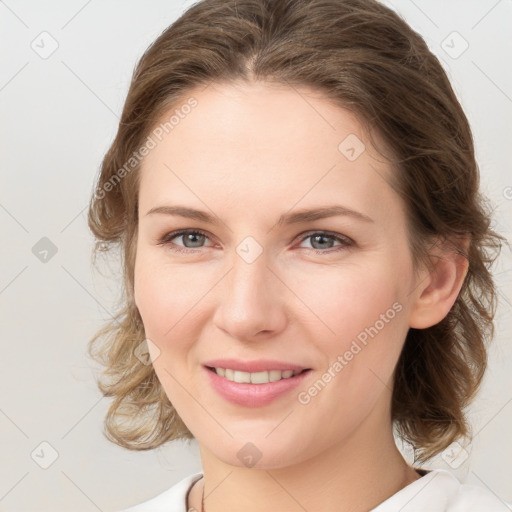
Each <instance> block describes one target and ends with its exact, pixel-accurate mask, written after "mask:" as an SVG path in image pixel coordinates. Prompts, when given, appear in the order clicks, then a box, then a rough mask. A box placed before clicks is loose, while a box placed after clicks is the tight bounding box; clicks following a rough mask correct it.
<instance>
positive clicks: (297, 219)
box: [146, 205, 374, 226]
mask: <svg viewBox="0 0 512 512" xmlns="http://www.w3.org/2000/svg"><path fill="white" fill-rule="evenodd" d="M157 213H158V214H164V215H177V216H179V217H185V218H187V219H193V220H197V221H200V222H204V223H207V224H211V225H213V226H218V225H220V224H221V222H222V221H221V220H220V219H219V218H218V217H217V216H215V215H212V214H210V213H208V212H205V211H201V210H196V209H194V208H188V207H186V206H157V207H155V208H151V210H149V211H148V212H147V213H146V215H153V214H157ZM339 215H343V216H347V217H352V218H354V219H357V220H362V221H365V222H374V221H373V219H371V218H370V217H368V215H365V214H364V213H361V212H358V211H356V210H351V209H350V208H346V207H345V206H341V205H332V206H325V207H322V208H312V209H302V210H296V211H294V212H291V213H286V214H283V215H281V217H279V220H278V221H277V223H276V225H278V226H280V225H282V224H286V225H288V224H298V223H301V222H312V221H315V220H319V219H325V218H328V217H335V216H339Z"/></svg>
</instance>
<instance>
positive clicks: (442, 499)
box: [372, 469, 508, 512]
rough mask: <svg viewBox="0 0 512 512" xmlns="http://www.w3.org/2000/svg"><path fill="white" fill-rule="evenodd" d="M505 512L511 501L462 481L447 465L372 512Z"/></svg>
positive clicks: (414, 483) (411, 485)
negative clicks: (398, 511)
mask: <svg viewBox="0 0 512 512" xmlns="http://www.w3.org/2000/svg"><path fill="white" fill-rule="evenodd" d="M396 510H400V511H401V512H434V511H435V512H482V511H484V510H485V512H504V511H505V510H508V508H507V504H506V503H505V502H504V501H502V500H501V499H500V498H499V497H498V496H496V495H495V494H494V493H492V492H491V491H489V490H488V489H486V488H484V487H477V486H473V485H467V484H461V483H460V482H459V481H458V480H457V478H455V476H453V475H452V474H451V473H450V472H448V471H445V470H443V469H436V470H432V471H429V472H428V473H427V474H426V475H425V476H423V477H421V478H419V479H418V480H416V481H415V482H413V483H412V484H410V485H408V486H407V487H405V488H404V489H402V490H401V491H399V492H398V493H396V494H394V495H393V496H391V497H390V498H388V499H387V500H386V501H384V502H383V503H381V504H380V505H379V506H377V507H376V508H374V509H373V511H372V512H396Z"/></svg>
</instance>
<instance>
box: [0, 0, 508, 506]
mask: <svg viewBox="0 0 512 512" xmlns="http://www.w3.org/2000/svg"><path fill="white" fill-rule="evenodd" d="M386 4H387V5H389V6H391V7H393V8H394V9H396V10H397V11H398V12H399V13H400V14H401V15H402V16H403V17H404V18H405V19H406V20H407V21H408V22H409V24H410V25H411V26H412V27H413V28H414V29H415V30H417V31H418V32H420V33H421V34H422V35H423V36H424V38H425V39H426V41H427V43H428V44H429V46H430V48H431V50H432V51H433V52H434V53H435V54H436V55H437V56H438V57H439V58H440V59H441V61H442V63H443V65H444V67H445V69H446V70H447V72H448V73H449V76H450V78H451V80H452V83H453V85H454V88H455V90H456V92H457V94H458V96H459V99H460V101H461V102H462V105H463V107H464V108H465V111H466V114H467V116H468V118H469V120H470V123H471V125H472V128H473V133H474V138H475V144H476V149H477V156H478V160H479V163H480V169H481V173H482V189H483V191H484V192H485V193H486V194H487V195H488V196H489V197H490V199H491V200H492V202H493V204H494V206H495V214H496V227H497V229H498V230H499V231H500V232H501V233H502V234H504V235H505V236H507V237H508V238H509V239H510V238H511V237H510V235H511V224H510V219H511V218H512V215H511V214H512V174H511V170H510V160H511V159H510V157H511V146H512V136H511V135H512V134H511V131H512V129H511V126H512V72H511V68H510V62H511V61H512V55H511V53H512V30H511V22H510V20H512V2H510V0H508V1H507V0H501V1H496V0H478V1H477V0H472V1H468V0H464V1H462V0H458V1H451V2H446V1H444V0H443V1H441V0H435V1H426V0H423V1H421V0H416V1H412V0H393V1H388V2H386ZM190 5H192V2H190V1H188V2H184V3H183V2H180V1H177V0H176V1H171V0H154V1H152V2H142V1H138V2H137V1H134V0H130V1H127V0H124V1H121V0H105V1H99V0H89V1H85V0H73V1H66V2H64V1H56V0H53V1H48V2H44V3H43V2H36V1H34V0H32V1H24V2H22V1H17V0H1V1H0V41H1V44H2V48H3V54H2V65H1V68H0V114H1V116H2V123H1V125H0V127H1V128H0V129H1V132H0V141H1V152H0V155H1V167H0V168H1V188H0V221H1V228H2V241H3V243H2V245H3V250H2V251H1V258H2V263H1V266H0V269H1V274H0V312H1V324H0V329H1V331H0V335H1V347H2V350H1V372H0V443H1V450H0V510H1V511H4V512H13V511H24V512H25V511H52V512H56V511H68V510H73V511H76V512H79V511H84V512H85V511H95V510H102V511H109V510H117V509H120V508H122V507H125V506H128V505H130V504H134V503H137V502H140V501H142V500H145V499H147V498H149V497H151V496H154V495H155V494H157V493H159V492H161V491H162V490H164V489H166V488H168V487H170V486H171V485H172V484H174V483H176V482H177V481H179V480H181V479H182V478H184V477H185V476H187V475H189V474H191V473H193V472H196V471H200V470H201V466H200V460H199V457H198V448H197V444H196V442H195V441H194V442H192V443H191V444H190V445H188V444H187V443H174V444H173V445H171V446H167V447H162V448H160V449H157V450H155V451H152V452H130V451H127V450H124V449H122V448H119V447H117V446H115V445H113V444H111V443H109V442H108V441H106V440H105V438H104V437H103V435H102V422H103V417H104V414H105V411H106V409H107V406H108V403H109V401H108V399H106V398H102V397H101V395H100V393H99V391H98V390H97V388H96V384H95V381H94V377H93V375H94V372H93V367H92V363H91V362H90V361H89V360H88V358H87V356H86V345H87V343H88V341H89V339H90V338H91V336H92V335H93V333H94V332H95V331H96V330H97V329H98V328H99V327H100V326H101V325H102V323H103V321H104V320H105V319H107V318H109V316H110V314H111V312H112V310H113V308H114V305H115V300H116V298H117V292H118V288H119V282H120V281H119V268H117V266H116V263H115V262H113V263H112V264H111V265H110V267H106V268H105V270H104V273H105V276H103V275H101V274H100V273H98V272H97V271H96V270H94V269H93V268H92V266H91V259H90V255H91V247H92V237H91V235H90V234H89V231H88V228H87V222H86V213H87V204H88V200H89V196H90V194H91V192H92V190H93V184H94V182H95V179H96V175H97V172H98V168H99V164H100V162H101V158H102V156H103V154H104V152H105V151H106V150H107V148H108V146H109V144H110V142H111V141H112V139H113V137H114V135H115V132H116V127H117V123H118V116H119V115H120V112H121V109H122V105H123V101H124V98H125V95H126V92H127V89H128V85H129V80H130V77H131V73H132V70H133V67H134V64H135V63H136V61H137V59H138V58H139V57H140V56H141V54H142V52H143V51H144V50H145V48H146V47H147V46H148V45H149V44H150V43H151V42H152V41H153V40H154V39H155V38H156V37H157V36H158V35H159V34H160V32H161V31H162V30H163V29H164V28H165V27H167V26H168V25H169V24H171V23H172V22H173V21H174V20H175V19H176V18H177V17H178V16H179V15H180V14H181V13H182V12H183V11H184V10H185V9H186V8H187V7H188V6H190ZM507 63H508V64H507ZM511 267H512V260H511V257H510V251H509V250H508V249H507V248H505V249H504V251H503V254H502V257H501V259H500V261H499V264H498V266H497V268H496V279H497V281H498V284H499V286H500V295H501V304H500V309H499V312H498V316H497V331H496V339H495V342H494V344H493V346H492V349H491V352H490V368H489V372H488V374H487V377H486V380H485V382H484V385H483V388H482V390H481V393H480V395H479V397H478V399H477V401H476V402H475V403H474V405H473V407H472V408H471V418H472V420H473V423H474V431H475V432H476V437H475V439H474V441H473V443H472V445H471V446H468V447H467V449H466V451H465V452H460V453H459V452H456V451H453V450H451V451H448V452H446V453H444V454H443V456H439V457H437V458H436V459H435V460H434V461H433V462H432V463H431V464H429V466H428V467H439V468H444V469H449V470H451V471H453V472H454V473H455V474H456V475H457V476H458V477H459V478H460V479H461V480H465V481H467V482H468V483H472V484H477V485H480V486H484V487H488V488H490V489H491V490H492V491H493V492H495V493H497V494H498V495H499V496H500V497H501V498H503V499H505V500H508V501H509V502H510V501H512V482H511V476H510V460H512V443H511V436H510V432H511V427H512V372H511V370H512V364H511V360H512V359H511V355H512V354H511V352H512V350H511V346H510V343H509V340H510V334H511V331H512V329H511V309H512V306H511V301H512V297H511V293H510V291H511V272H510V270H511ZM109 276H110V277H109ZM455 448H456V447H455ZM403 449H404V453H405V454H406V455H407V456H408V457H410V453H409V451H408V447H403ZM457 453H458V455H457ZM466 457H467V458H466ZM464 459H465V460H464ZM504 510H505V507H504Z"/></svg>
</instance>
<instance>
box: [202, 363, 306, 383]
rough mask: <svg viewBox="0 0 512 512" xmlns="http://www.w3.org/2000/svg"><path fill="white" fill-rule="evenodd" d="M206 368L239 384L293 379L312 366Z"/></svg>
mask: <svg viewBox="0 0 512 512" xmlns="http://www.w3.org/2000/svg"><path fill="white" fill-rule="evenodd" d="M206 368H207V369H208V370H210V371H211V372H213V373H216V374H217V375H218V376H219V377H223V378H224V379H226V380H229V381H231V382H236V383H238V384H268V383H270V382H278V381H280V380H286V379H291V378H293V377H296V376H297V375H300V374H302V373H305V372H309V371H310V370H311V368H304V369H298V370H263V371H259V372H244V371H240V370H234V369H232V368H221V367H214V366H207V367H206Z"/></svg>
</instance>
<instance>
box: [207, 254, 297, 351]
mask: <svg viewBox="0 0 512 512" xmlns="http://www.w3.org/2000/svg"><path fill="white" fill-rule="evenodd" d="M220 287H221V291H220V294H219V303H218V307H217V309H216V311H215V315H214V323H215V325H216V326H217V327H218V328H219V329H221V330H222V331H224V332H225V333H226V334H227V335H229V336H230V337H232V338H235V339H237V340H240V341H256V340H260V339H267V338H269V337H272V336H275V335H276V334H277V333H278V332H280V331H281V330H282V329H284V326H285V323H286V304H285V300H286V292H287V290H286V287H285V286H284V285H283V282H282V281H281V280H280V279H279V278H278V277H277V275H276V271H275V270H273V269H272V268H270V266H269V262H268V259H267V258H266V254H265V252H263V254H261V255H260V256H259V257H258V258H257V259H256V260H255V261H252V262H250V263H249V262H248V261H246V260H244V259H243V258H242V257H240V256H239V255H238V254H236V255H235V257H234V260H233V266H232V268H231V271H230V272H229V273H228V274H227V275H226V276H225V278H224V279H223V280H222V283H220ZM288 293H290V292H289V291H288Z"/></svg>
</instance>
